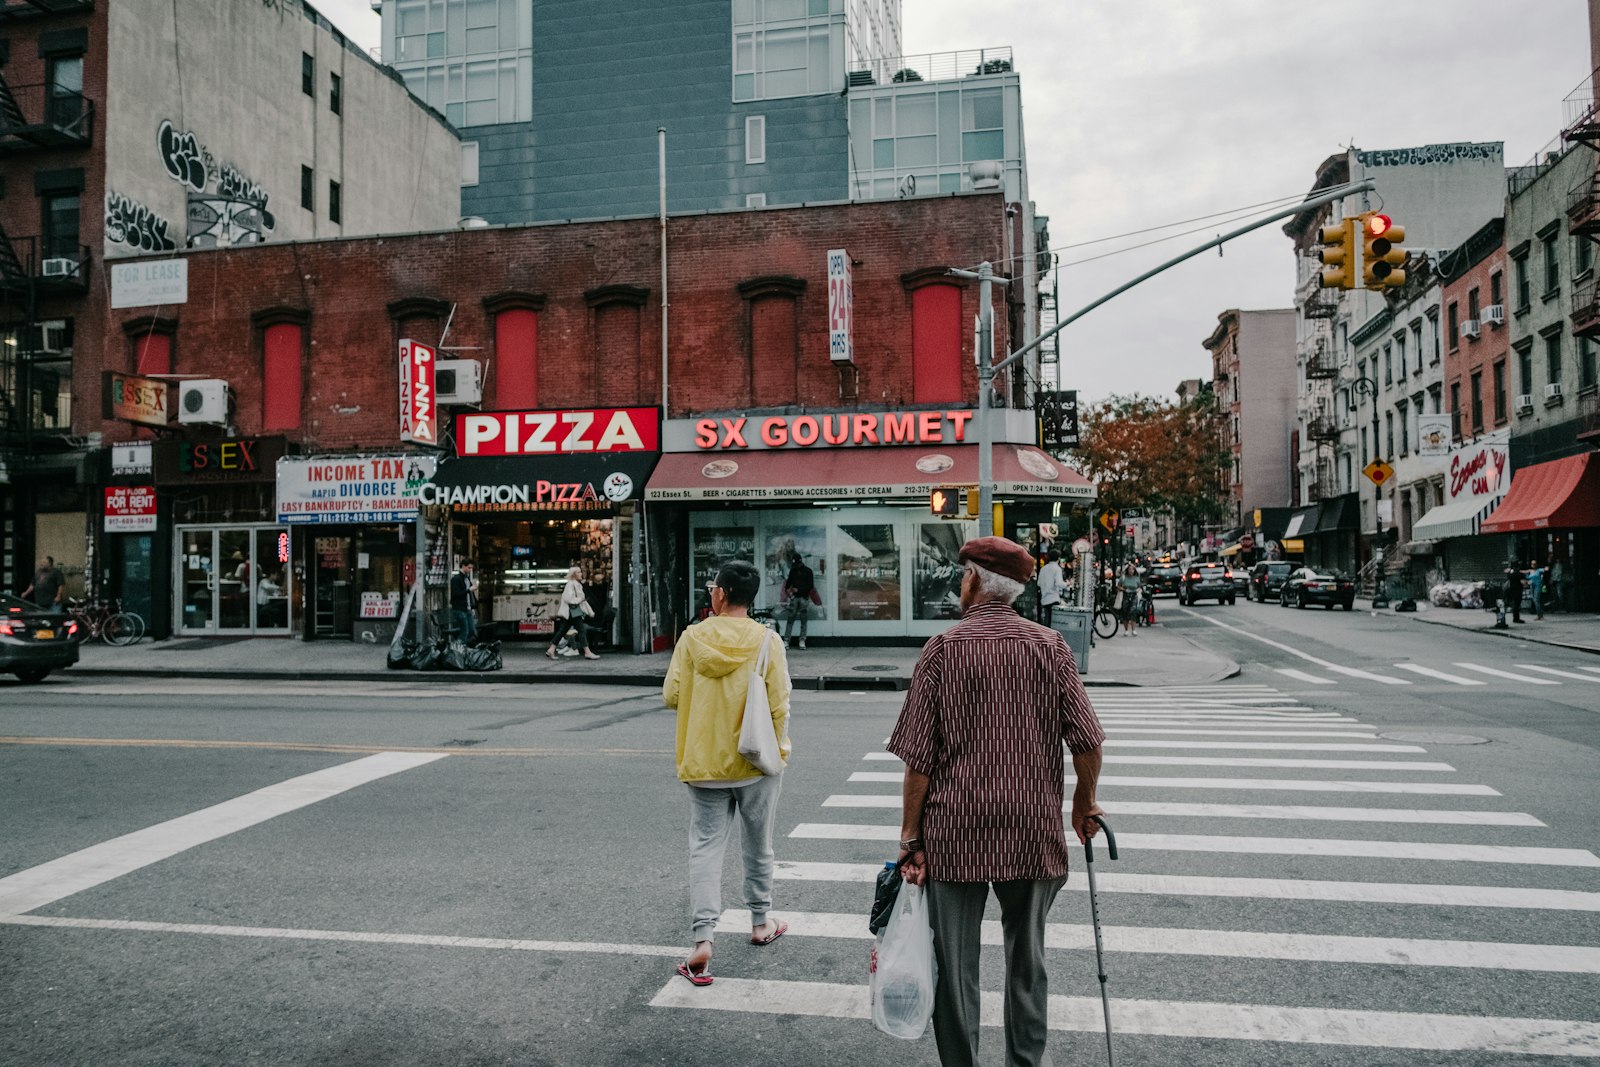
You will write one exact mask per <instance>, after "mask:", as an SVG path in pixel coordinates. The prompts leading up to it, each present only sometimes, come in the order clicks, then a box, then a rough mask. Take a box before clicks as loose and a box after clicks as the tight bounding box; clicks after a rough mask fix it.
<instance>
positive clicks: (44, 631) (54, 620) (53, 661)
mask: <svg viewBox="0 0 1600 1067" xmlns="http://www.w3.org/2000/svg"><path fill="white" fill-rule="evenodd" d="M77 634H78V624H77V623H75V622H73V621H72V620H71V619H70V618H68V617H67V616H65V615H53V614H51V613H50V612H48V611H45V610H44V609H43V608H40V607H38V606H37V605H34V604H30V603H28V602H27V601H26V600H18V599H17V598H16V597H14V596H6V595H5V594H3V593H0V674H14V675H16V676H17V677H18V678H20V679H22V680H23V681H24V682H29V683H32V682H38V681H43V680H44V677H45V676H46V675H48V674H49V673H50V672H51V671H58V670H61V669H62V668H63V667H70V666H72V665H73V664H74V663H76V662H78V642H77V640H76V638H77Z"/></svg>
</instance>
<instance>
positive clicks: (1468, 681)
mask: <svg viewBox="0 0 1600 1067" xmlns="http://www.w3.org/2000/svg"><path fill="white" fill-rule="evenodd" d="M1395 667H1396V668H1398V669H1399V670H1402V671H1410V672H1411V673H1412V674H1422V675H1426V676H1427V677H1429V678H1438V679H1440V680H1441V681H1445V682H1454V683H1455V684H1456V685H1488V684H1489V683H1488V682H1480V681H1478V680H1477V679H1476V678H1463V677H1461V675H1459V674H1449V673H1447V672H1445V671H1436V670H1434V669H1433V668H1432V667H1424V666H1423V665H1422V664H1420V663H1396V664H1395Z"/></svg>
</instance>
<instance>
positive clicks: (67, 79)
mask: <svg viewBox="0 0 1600 1067" xmlns="http://www.w3.org/2000/svg"><path fill="white" fill-rule="evenodd" d="M46 81H48V82H49V83H50V104H49V107H50V124H51V125H53V126H56V127H58V128H60V129H64V130H75V129H80V127H79V123H81V122H82V121H83V113H84V103H83V57H82V56H81V55H79V56H55V57H53V58H52V59H51V60H50V69H49V72H48V76H47V78H46Z"/></svg>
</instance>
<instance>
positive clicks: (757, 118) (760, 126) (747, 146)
mask: <svg viewBox="0 0 1600 1067" xmlns="http://www.w3.org/2000/svg"><path fill="white" fill-rule="evenodd" d="M744 161H745V162H746V163H765V162H766V161H767V117H766V116H765V115H747V116H745V120H744Z"/></svg>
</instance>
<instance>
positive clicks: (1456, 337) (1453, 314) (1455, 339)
mask: <svg viewBox="0 0 1600 1067" xmlns="http://www.w3.org/2000/svg"><path fill="white" fill-rule="evenodd" d="M1446 315H1447V317H1448V319H1449V322H1450V351H1452V352H1454V351H1455V350H1456V349H1458V348H1460V347H1461V322H1460V318H1461V316H1460V313H1459V312H1457V311H1456V306H1455V305H1454V304H1451V305H1450V308H1449V310H1448V312H1447V313H1446Z"/></svg>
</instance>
